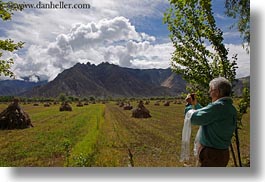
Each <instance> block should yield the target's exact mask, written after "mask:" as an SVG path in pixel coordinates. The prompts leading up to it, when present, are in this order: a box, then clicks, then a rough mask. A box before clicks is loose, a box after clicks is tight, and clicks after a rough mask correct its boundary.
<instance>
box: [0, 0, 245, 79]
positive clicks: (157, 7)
mask: <svg viewBox="0 0 265 182" xmlns="http://www.w3.org/2000/svg"><path fill="white" fill-rule="evenodd" d="M18 2H19V1H18ZM20 2H23V1H22V0H21V1H20ZM38 2H39V1H36V0H29V1H27V3H33V4H34V3H35V4H36V3H38ZM43 2H44V1H43ZM52 2H53V3H58V2H59V0H54V1H52ZM64 2H65V3H72V4H73V3H89V4H90V5H91V8H90V9H78V10H73V9H65V10H55V9H50V10H47V9H46V10H44V9H34V10H33V9H25V10H24V11H23V12H18V13H15V14H14V16H13V20H12V21H9V22H0V23H1V26H0V37H1V38H12V39H14V40H17V41H18V40H21V41H24V42H26V43H25V46H24V48H23V49H21V50H19V51H17V52H15V53H14V54H8V53H5V55H4V56H5V57H6V58H8V57H14V59H15V64H14V66H13V67H12V69H13V71H14V73H15V74H16V76H17V78H22V77H25V76H29V75H35V74H36V75H40V77H41V78H42V79H48V80H52V79H54V78H55V77H56V76H57V74H58V73H60V72H62V71H63V70H64V69H67V68H70V67H71V66H73V65H74V64H76V63H77V62H81V63H86V62H88V61H89V62H91V63H94V64H99V63H101V62H103V61H104V62H106V61H108V62H110V63H113V64H118V65H120V66H123V67H130V68H141V69H145V68H168V67H169V66H170V58H171V54H172V53H173V51H174V48H173V46H172V43H171V41H170V40H169V38H168V35H169V31H168V30H167V25H165V24H163V23H162V19H163V14H164V12H165V10H166V9H167V7H169V3H168V1H166V0H101V1H97V0H80V1H78V0H76V1H73V0H66V1H64ZM223 7H224V1H223V0H213V10H214V14H215V17H216V21H217V26H219V27H220V28H221V29H222V30H223V32H224V38H225V40H224V43H225V45H226V47H227V48H229V50H230V53H229V56H230V57H232V55H233V54H236V53H237V54H238V55H239V56H238V65H239V69H238V71H237V77H242V76H248V75H249V74H250V69H249V67H250V64H249V63H250V57H249V55H248V54H247V53H246V51H245V50H244V49H243V48H242V46H241V38H240V37H239V33H238V32H237V31H236V29H232V30H230V29H229V27H230V26H231V25H232V24H233V20H231V19H230V18H228V17H226V16H225V15H224V8H223ZM34 80H36V78H35V77H34V76H32V81H34Z"/></svg>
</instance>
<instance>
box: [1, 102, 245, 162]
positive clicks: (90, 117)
mask: <svg viewBox="0 0 265 182" xmlns="http://www.w3.org/2000/svg"><path fill="white" fill-rule="evenodd" d="M74 105H75V104H73V105H72V106H73V111H72V112H59V105H53V106H51V107H43V105H40V106H32V104H27V105H21V106H22V108H23V109H24V111H26V112H27V113H28V114H29V115H30V118H31V120H32V124H33V125H34V127H33V128H29V129H23V130H0V166H98V167H114V166H117V167H128V166H135V167H182V166H183V163H181V162H179V155H180V147H181V133H182V127H183V117H184V116H183V109H184V104H172V103H171V105H170V106H169V107H165V106H163V105H162V104H161V105H160V106H154V103H153V102H151V103H150V104H149V105H146V107H147V108H148V109H149V110H150V113H151V115H152V117H151V118H148V119H135V118H132V117H131V111H125V110H123V109H122V108H120V107H119V106H117V105H115V103H107V104H90V105H88V106H84V107H75V106H74ZM132 105H133V106H136V102H134V103H132ZM6 107H7V105H6V104H0V112H1V111H2V110H4V109H5V108H6ZM196 132H197V127H194V126H193V128H192V140H193V139H194V137H195V134H196ZM239 133H240V142H241V156H242V161H243V164H244V165H246V164H247V163H248V161H249V156H250V118H249V113H248V114H246V115H245V116H244V118H243V127H242V129H241V130H240V131H239ZM191 144H192V142H191ZM194 164H195V161H194V159H193V158H192V160H191V165H194ZM229 166H234V164H233V160H232V158H231V159H230V162H229Z"/></svg>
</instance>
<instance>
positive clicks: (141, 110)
mask: <svg viewBox="0 0 265 182" xmlns="http://www.w3.org/2000/svg"><path fill="white" fill-rule="evenodd" d="M132 117H134V118H150V117H151V115H150V112H149V110H148V109H146V108H145V107H144V103H143V101H140V102H139V104H138V106H137V108H136V109H134V110H133V111H132Z"/></svg>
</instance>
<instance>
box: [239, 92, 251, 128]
mask: <svg viewBox="0 0 265 182" xmlns="http://www.w3.org/2000/svg"><path fill="white" fill-rule="evenodd" d="M238 107H239V108H238V114H237V120H238V122H239V123H240V124H241V121H242V117H243V115H244V114H246V113H247V109H248V108H249V107H250V92H249V88H248V87H245V88H244V89H243V96H242V98H241V99H240V100H239V104H238Z"/></svg>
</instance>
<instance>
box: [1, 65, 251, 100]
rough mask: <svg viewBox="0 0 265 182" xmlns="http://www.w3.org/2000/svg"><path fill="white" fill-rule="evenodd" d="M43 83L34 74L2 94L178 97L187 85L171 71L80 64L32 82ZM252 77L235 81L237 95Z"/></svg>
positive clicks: (8, 86)
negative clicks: (52, 77)
mask: <svg viewBox="0 0 265 182" xmlns="http://www.w3.org/2000/svg"><path fill="white" fill-rule="evenodd" d="M32 78H35V80H40V79H39V77H38V76H36V75H33V76H32V75H31V76H30V78H29V79H26V78H25V79H24V80H27V81H20V80H5V81H0V95H17V96H27V97H57V96H58V95H60V94H61V93H65V94H67V95H72V96H81V97H88V96H97V97H107V96H111V97H152V96H177V95H179V94H181V93H182V92H186V82H185V81H184V80H183V79H182V77H181V76H180V75H176V74H175V73H172V71H171V70H170V69H131V68H122V67H119V66H117V65H114V64H109V63H101V64H99V65H98V66H96V65H94V64H90V63H87V64H80V63H77V64H76V65H75V66H73V67H72V68H69V69H67V70H64V71H63V72H62V73H60V74H59V75H58V76H57V77H56V78H55V79H54V80H53V81H51V82H48V83H47V81H42V82H40V81H39V82H36V83H35V82H30V81H29V80H32ZM249 82H250V77H249V76H248V77H245V78H240V79H236V80H235V82H234V83H233V84H234V93H235V95H237V96H241V95H242V90H243V87H244V85H245V84H246V85H247V86H248V87H249V85H250V83H249Z"/></svg>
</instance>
